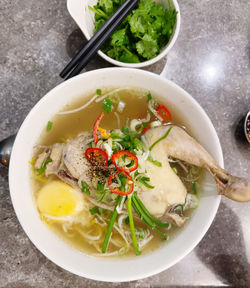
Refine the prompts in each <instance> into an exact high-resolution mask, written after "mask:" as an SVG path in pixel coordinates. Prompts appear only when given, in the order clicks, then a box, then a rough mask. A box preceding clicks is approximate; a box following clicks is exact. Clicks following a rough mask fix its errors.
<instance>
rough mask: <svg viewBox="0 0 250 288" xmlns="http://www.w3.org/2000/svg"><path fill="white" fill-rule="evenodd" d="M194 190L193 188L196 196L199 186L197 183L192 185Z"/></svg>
mask: <svg viewBox="0 0 250 288" xmlns="http://www.w3.org/2000/svg"><path fill="white" fill-rule="evenodd" d="M192 188H193V194H194V195H196V194H197V185H196V183H195V182H194V183H192Z"/></svg>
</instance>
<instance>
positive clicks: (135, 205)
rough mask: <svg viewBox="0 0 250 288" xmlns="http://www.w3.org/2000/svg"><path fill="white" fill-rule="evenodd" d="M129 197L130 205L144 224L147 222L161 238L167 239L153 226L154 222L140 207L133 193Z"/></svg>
mask: <svg viewBox="0 0 250 288" xmlns="http://www.w3.org/2000/svg"><path fill="white" fill-rule="evenodd" d="M131 198H132V206H133V208H134V210H135V212H136V213H137V214H138V216H139V217H140V218H141V219H142V220H143V221H144V222H145V224H147V225H148V226H149V227H151V228H152V229H153V230H155V231H156V232H157V233H158V234H159V235H161V237H162V239H163V240H167V236H166V235H165V234H164V233H163V232H162V231H161V230H159V229H158V228H157V227H156V226H155V224H154V223H153V222H152V220H151V219H150V217H149V216H148V215H147V214H146V213H145V211H144V210H143V209H142V206H141V205H140V204H139V203H138V199H137V198H136V197H135V193H134V194H133V195H132V197H131ZM128 199H129V198H128ZM144 208H145V207H144ZM148 213H149V212H148ZM152 218H153V216H152ZM156 221H157V220H156Z"/></svg>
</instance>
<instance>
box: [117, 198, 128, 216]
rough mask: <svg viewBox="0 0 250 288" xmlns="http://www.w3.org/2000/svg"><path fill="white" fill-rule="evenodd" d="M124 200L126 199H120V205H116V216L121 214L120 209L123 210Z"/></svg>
mask: <svg viewBox="0 0 250 288" xmlns="http://www.w3.org/2000/svg"><path fill="white" fill-rule="evenodd" d="M125 198H126V197H122V201H121V203H120V205H118V206H117V207H116V211H117V213H118V214H121V213H122V208H123V205H124V201H125Z"/></svg>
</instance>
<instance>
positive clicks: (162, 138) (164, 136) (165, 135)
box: [149, 126, 173, 151]
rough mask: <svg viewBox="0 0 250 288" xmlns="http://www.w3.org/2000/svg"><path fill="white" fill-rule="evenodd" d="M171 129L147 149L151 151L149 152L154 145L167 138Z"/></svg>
mask: <svg viewBox="0 0 250 288" xmlns="http://www.w3.org/2000/svg"><path fill="white" fill-rule="evenodd" d="M172 128H173V127H172V126H171V127H170V128H169V129H168V131H167V132H166V133H165V134H164V135H163V136H162V137H161V138H159V139H158V140H156V141H155V142H154V143H153V144H152V145H151V146H150V147H149V151H151V150H152V149H153V148H154V147H155V145H156V144H158V143H159V142H160V141H162V140H164V139H165V138H167V137H168V134H169V133H170V131H171V129H172Z"/></svg>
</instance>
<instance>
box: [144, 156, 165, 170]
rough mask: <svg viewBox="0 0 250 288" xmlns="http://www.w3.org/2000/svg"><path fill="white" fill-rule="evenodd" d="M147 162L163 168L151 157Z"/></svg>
mask: <svg viewBox="0 0 250 288" xmlns="http://www.w3.org/2000/svg"><path fill="white" fill-rule="evenodd" d="M147 160H148V161H149V162H151V163H153V164H154V165H155V166H157V167H161V166H162V164H161V162H159V161H157V160H155V159H154V158H153V157H152V156H151V155H149V156H148V158H147Z"/></svg>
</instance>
